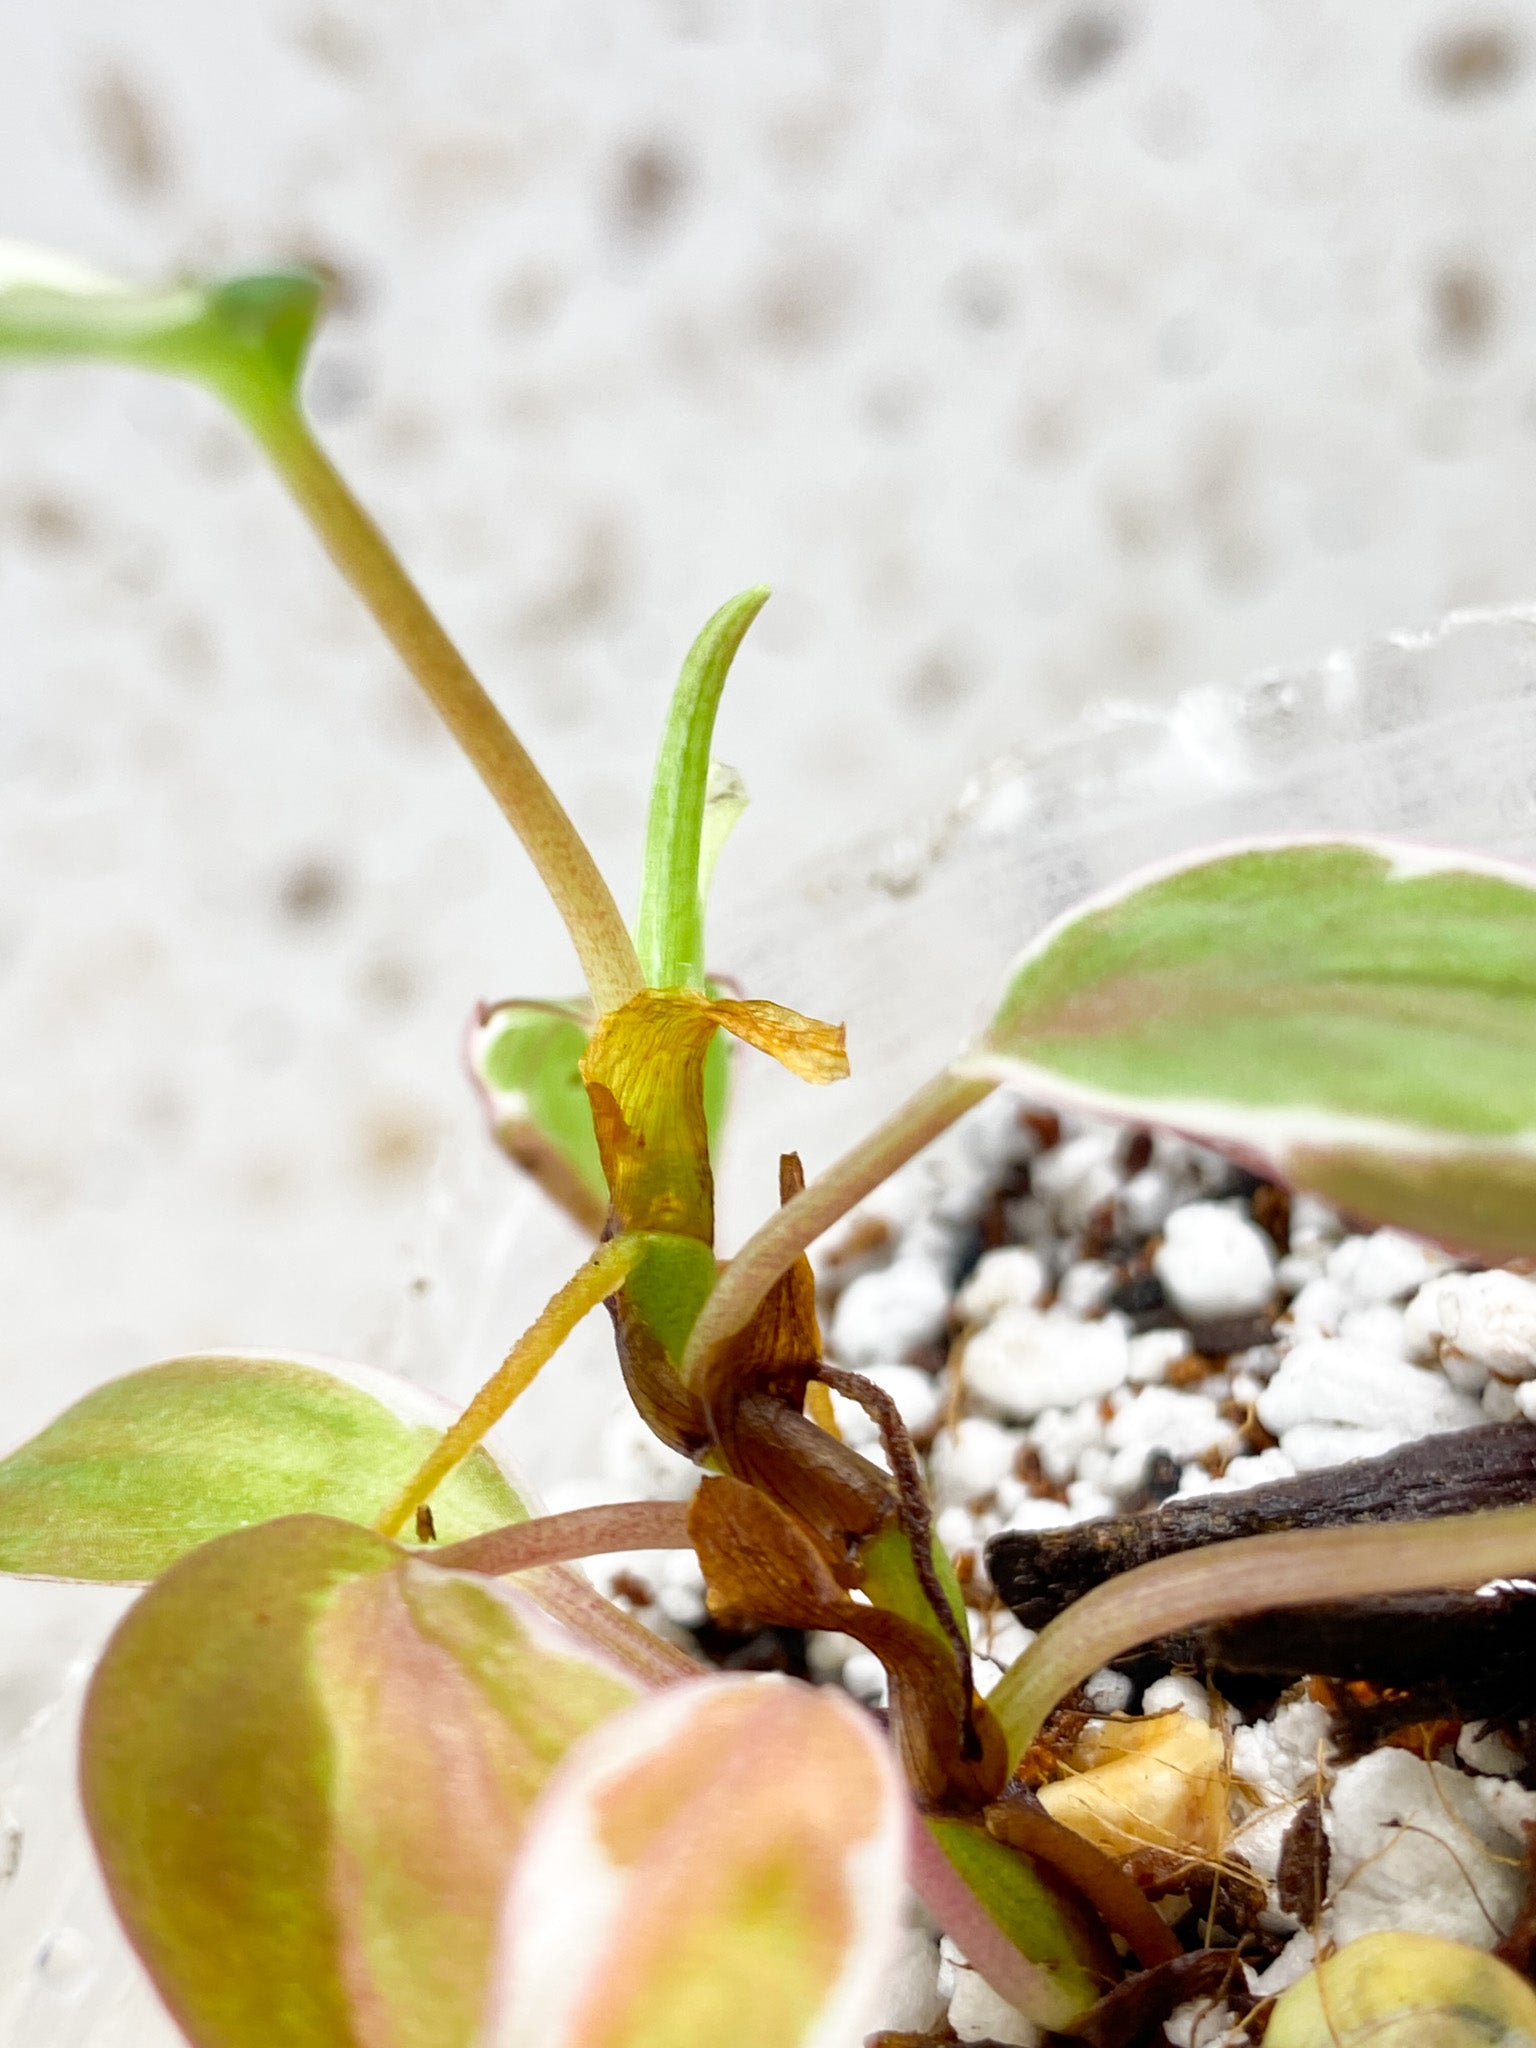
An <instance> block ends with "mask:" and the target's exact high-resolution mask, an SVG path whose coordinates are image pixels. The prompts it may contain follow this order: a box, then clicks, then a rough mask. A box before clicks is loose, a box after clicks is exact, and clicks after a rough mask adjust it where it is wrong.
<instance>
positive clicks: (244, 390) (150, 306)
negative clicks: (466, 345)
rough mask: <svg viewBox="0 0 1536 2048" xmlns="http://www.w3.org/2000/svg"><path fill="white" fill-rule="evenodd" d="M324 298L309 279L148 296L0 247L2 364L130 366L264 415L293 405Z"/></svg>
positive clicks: (193, 287) (72, 266) (46, 253)
mask: <svg viewBox="0 0 1536 2048" xmlns="http://www.w3.org/2000/svg"><path fill="white" fill-rule="evenodd" d="M320 296H321V286H320V281H319V279H318V278H315V277H312V276H310V275H309V274H308V273H307V272H305V271H274V272H270V273H267V274H264V275H259V276H251V277H235V278H229V279H227V280H226V281H224V282H223V283H215V284H202V283H177V284H172V285H167V286H163V287H161V288H160V289H157V290H145V289H141V288H140V287H138V286H136V285H133V284H131V283H127V282H125V281H123V280H121V279H118V278H114V277H108V276H105V275H102V274H99V273H97V272H95V271H92V270H88V269H86V268H85V267H84V266H83V265H81V264H76V263H74V262H73V261H71V260H70V259H69V258H68V257H63V256H58V255H55V254H54V253H53V252H52V251H50V250H42V249H33V248H29V247H28V246H27V245H26V244H24V243H19V242H3V241H0V355H16V356H77V357H94V358H98V359H101V360H104V361H107V362H117V363H130V364H134V365H136V366H137V367H139V368H141V369H150V370H162V371H164V372H166V373H167V374H169V375H171V376H177V377H187V378H190V379H191V380H192V381H193V382H195V383H200V384H205V385H208V386H210V387H211V388H212V389H213V390H215V391H217V392H219V393H220V395H221V396H222V397H224V398H225V399H227V400H228V401H229V402H230V403H231V404H233V405H234V406H235V407H236V408H237V409H238V410H242V411H249V410H251V409H252V408H255V409H256V410H258V411H261V410H264V409H266V408H268V407H270V406H271V404H272V403H273V401H274V400H277V401H279V402H285V401H287V400H290V399H291V398H292V396H293V393H294V390H295V388H296V386H297V383H298V377H299V372H300V370H301V368H302V366H303V362H304V356H305V352H306V350H307V348H308V346H309V341H310V336H311V334H312V332H313V329H314V324H315V318H316V315H317V313H318V311H319V307H320Z"/></svg>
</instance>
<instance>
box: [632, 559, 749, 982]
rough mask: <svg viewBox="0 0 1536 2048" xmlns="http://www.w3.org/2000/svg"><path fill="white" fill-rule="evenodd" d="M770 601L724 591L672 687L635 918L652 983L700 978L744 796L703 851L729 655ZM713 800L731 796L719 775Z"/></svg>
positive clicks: (721, 815) (717, 820) (719, 820)
mask: <svg viewBox="0 0 1536 2048" xmlns="http://www.w3.org/2000/svg"><path fill="white" fill-rule="evenodd" d="M767 602H768V591H767V589H766V587H765V586H763V585H761V584H759V585H758V586H757V587H756V588H754V589H752V590H744V591H742V592H741V593H740V594H739V595H738V596H736V597H732V598H728V599H727V600H726V602H725V603H724V604H723V605H721V607H720V609H719V611H717V612H716V613H715V614H714V616H713V618H711V619H709V620H708V621H707V623H706V624H705V626H704V627H703V629H702V631H701V632H700V634H699V637H698V638H697V640H695V641H694V643H693V645H692V647H691V648H689V650H688V657H687V659H686V660H685V661H684V663H683V669H682V674H681V675H680V676H679V677H678V679H677V687H676V689H675V690H674V691H673V693H672V703H671V707H670V709H669V711H668V713H667V723H666V727H665V729H664V730H663V732H662V736H661V748H660V751H659V752H658V754H657V757H656V772H655V775H654V777H653V779H652V782H651V802H650V810H649V813H648V815H647V818H646V827H645V864H644V868H643V870H642V879H641V889H640V914H639V917H638V918H637V920H636V938H635V944H636V949H637V950H638V952H639V955H640V960H641V964H642V966H643V967H644V969H645V977H646V980H647V982H648V983H649V984H650V985H651V986H652V987H653V988H693V989H699V990H702V989H703V987H704V892H705V889H706V888H707V886H708V881H709V872H710V870H711V869H712V868H713V865H714V859H715V855H716V854H717V853H718V852H719V849H720V845H721V842H722V841H723V839H724V836H725V832H728V831H729V830H730V826H731V824H732V823H734V822H735V816H739V814H740V810H741V804H740V803H738V804H737V806H736V811H735V813H734V814H733V815H731V816H730V817H729V819H728V818H727V815H726V812H725V811H724V810H717V813H716V816H715V817H714V819H713V820H712V821H711V824H712V830H711V835H710V836H711V841H712V843H711V845H710V846H709V849H708V854H707V858H706V853H705V845H704V831H705V817H706V811H707V808H708V801H709V791H710V781H711V769H712V767H713V763H712V762H711V761H710V758H709V743H710V739H711V736H712V735H713V733H714V729H715V713H716V711H717V710H718V709H719V706H720V693H721V691H722V690H723V689H724V688H725V679H726V677H727V676H728V675H729V674H730V672H731V663H732V662H733V661H734V660H735V659H736V652H737V649H738V648H739V647H740V646H741V643H742V641H743V639H744V638H745V637H746V632H747V628H748V627H749V626H750V625H751V623H752V621H753V620H754V619H755V618H756V617H757V615H758V613H759V612H760V611H761V610H762V608H763V606H764V605H765V604H766V603H767ZM738 787H739V783H738ZM716 800H717V804H719V803H723V802H725V801H727V798H726V792H725V791H724V790H722V788H721V787H720V784H719V782H718V780H717V781H716ZM743 801H744V797H743ZM722 825H724V828H725V829H724V831H721V830H720V829H719V828H720V827H721V826H722Z"/></svg>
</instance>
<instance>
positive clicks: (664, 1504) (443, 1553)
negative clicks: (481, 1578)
mask: <svg viewBox="0 0 1536 2048" xmlns="http://www.w3.org/2000/svg"><path fill="white" fill-rule="evenodd" d="M691 1547H692V1546H691V1540H690V1538H689V1535H688V1506H687V1503H686V1502H685V1501H680V1500H625V1501H614V1502H613V1503H611V1504H607V1505H604V1506H602V1507H596V1508H571V1509H570V1510H569V1511H568V1512H567V1513H565V1514H563V1515H538V1516H536V1517H535V1518H534V1519H533V1520H532V1521H531V1522H509V1523H508V1524H507V1526H506V1527H505V1528H504V1529H490V1530H488V1531H487V1532H486V1534H485V1535H484V1536H467V1537H465V1539H464V1541H463V1542H462V1543H448V1544H445V1545H443V1546H442V1547H441V1548H438V1549H433V1550H426V1551H423V1552H422V1555H423V1556H424V1557H426V1558H428V1559H430V1561H431V1562H432V1563H433V1564H440V1565H446V1566H447V1567H448V1568H449V1569H450V1570H452V1571H460V1572H484V1573H485V1574H486V1575H487V1577H489V1578H504V1577H506V1575H507V1574H508V1573H510V1572H526V1571H532V1570H533V1569H534V1567H535V1566H536V1565H541V1564H567V1563H569V1562H570V1561H571V1560H572V1559H573V1558H578V1557H602V1556H604V1555H607V1554H609V1553H611V1552H613V1551H615V1550H687V1549H690V1548H691Z"/></svg>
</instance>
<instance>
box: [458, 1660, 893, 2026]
mask: <svg viewBox="0 0 1536 2048" xmlns="http://www.w3.org/2000/svg"><path fill="white" fill-rule="evenodd" d="M909 1810H910V1809H909V1808H908V1805H907V1799H906V1794H905V1792H904V1790H903V1788H902V1785H901V1782H900V1779H899V1776H898V1774H897V1771H896V1767H895V1764H894V1762H893V1760H892V1757H891V1755H890V1751H889V1748H888V1745H887V1744H886V1742H885V1740H884V1738H883V1736H882V1735H881V1733H880V1731H879V1729H878V1728H877V1727H876V1726H875V1724H874V1723H873V1722H872V1721H870V1720H869V1719H868V1717H867V1716H866V1715H864V1714H863V1713H862V1712H861V1711H860V1709H858V1708H857V1707H855V1706H853V1705H852V1704H851V1703H850V1702H849V1701H848V1700H846V1699H844V1698H842V1697H841V1696H839V1695H838V1694H835V1693H832V1692H828V1691H817V1690H814V1689H813V1688H811V1687H809V1686H806V1685H802V1684H800V1683H799V1682H798V1681H796V1680H793V1679H780V1678H766V1677H764V1678H718V1679H708V1680H703V1681H701V1682H700V1683H698V1684H696V1685H690V1686H685V1687H679V1688H678V1689H677V1690H675V1691H669V1692H666V1693H663V1694H661V1695H660V1696H658V1697H656V1698H653V1699H651V1700H648V1701H646V1702H645V1703H644V1704H643V1705H641V1706H639V1707H635V1708H632V1709H630V1710H629V1711H628V1712H627V1713H625V1714H622V1715H620V1716H618V1717H616V1718H615V1719H614V1720H611V1721H609V1722H606V1723H605V1724H604V1726H603V1727H602V1728H601V1729H600V1730H598V1731H597V1732H596V1734H595V1735H594V1736H591V1737H589V1738H587V1739H585V1740H584V1741H582V1742H581V1743H579V1744H578V1745H577V1746H576V1747H575V1749H573V1751H572V1753H571V1755H570V1757H569V1758H568V1759H567V1761H566V1763H565V1765H564V1766H563V1767H562V1769H561V1770H560V1771H559V1772H558V1773H557V1774H556V1776H555V1778H554V1780H553V1781H552V1783H551V1785H550V1788H549V1791H548V1792H547V1793H546V1794H545V1796H544V1797H543V1799H541V1800H540V1802H539V1804H538V1806H537V1807H536V1808H535V1810H534V1815H533V1819H532V1821H531V1823H530V1826H529V1829H528V1833H527V1835H526V1836H525V1838H524V1841H523V1846H522V1850H521V1853H520V1855H519V1859H518V1864H517V1869H516V1873H515V1876H514V1878H513V1882H512V1886H511V1890H510V1893H509V1896H508V1900H507V1905H506V1912H505V1918H504V1921H503V1928H502V1952H501V1960H500V1968H499V1972H498V1980H499V1981H498V1985H497V1991H496V1995H495V1997H494V1999H493V2003H492V2008H491V2012H490V2015H489V2019H488V2022H487V2029H486V2033H485V2036H484V2041H483V2044H482V2048H648V2044H658V2043H662V2042H665V2043H666V2044H667V2048H720V2044H721V2043H723V2042H726V2041H729V2042H730V2043H731V2048H846V2044H847V2043H848V2042H849V2041H852V2040H857V2039H859V2038H860V2034H861V2031H862V2029H863V2027H864V2026H865V2024H866V2023H867V2022H868V2019H869V2015H870V2012H871V2008H872V2005H873V2003H874V2001H875V1999H876V1998H877V1997H878V1994H879V1991H880V1987H881V1980H882V1977H883V1974H884V1971H885V1968H886V1965H887V1961H888V1958H889V1954H890V1948H891V1943H892V1941H893V1939H894V1936H895V1932H896V1927H897V1921H898V1914H899V1911H900V1903H901V1898H902V1891H903V1884H904V1875H903V1873H904V1865H905V1856H906V1838H907V1826H908V1815H909Z"/></svg>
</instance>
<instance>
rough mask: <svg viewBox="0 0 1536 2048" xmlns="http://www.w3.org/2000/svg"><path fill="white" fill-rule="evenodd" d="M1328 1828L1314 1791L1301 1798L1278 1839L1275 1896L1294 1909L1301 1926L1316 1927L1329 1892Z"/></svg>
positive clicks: (1283, 1904)
mask: <svg viewBox="0 0 1536 2048" xmlns="http://www.w3.org/2000/svg"><path fill="white" fill-rule="evenodd" d="M1329 1855H1330V1850H1329V1847H1328V1831H1327V1829H1326V1828H1325V1827H1324V1826H1323V1805H1322V1801H1321V1800H1320V1799H1319V1798H1318V1796H1317V1794H1316V1793H1315V1792H1314V1793H1313V1794H1312V1795H1311V1797H1310V1798H1307V1799H1303V1801H1302V1802H1301V1804H1300V1806H1298V1807H1297V1809H1296V1817H1295V1819H1294V1820H1293V1821H1292V1822H1291V1824H1290V1826H1289V1827H1288V1828H1287V1829H1286V1831H1285V1834H1284V1836H1283V1837H1282V1838H1281V1842H1280V1859H1279V1863H1278V1865H1277V1867H1276V1872H1275V1896H1276V1897H1277V1898H1278V1899H1279V1901H1280V1905H1281V1908H1282V1909H1283V1910H1284V1911H1285V1912H1287V1913H1294V1914H1295V1915H1296V1918H1297V1919H1298V1920H1299V1921H1300V1922H1301V1924H1302V1926H1303V1927H1315V1926H1316V1925H1317V1916H1318V1914H1319V1913H1321V1912H1322V1910H1323V1902H1324V1900H1325V1899H1326V1898H1327V1896H1328V1861H1329Z"/></svg>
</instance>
